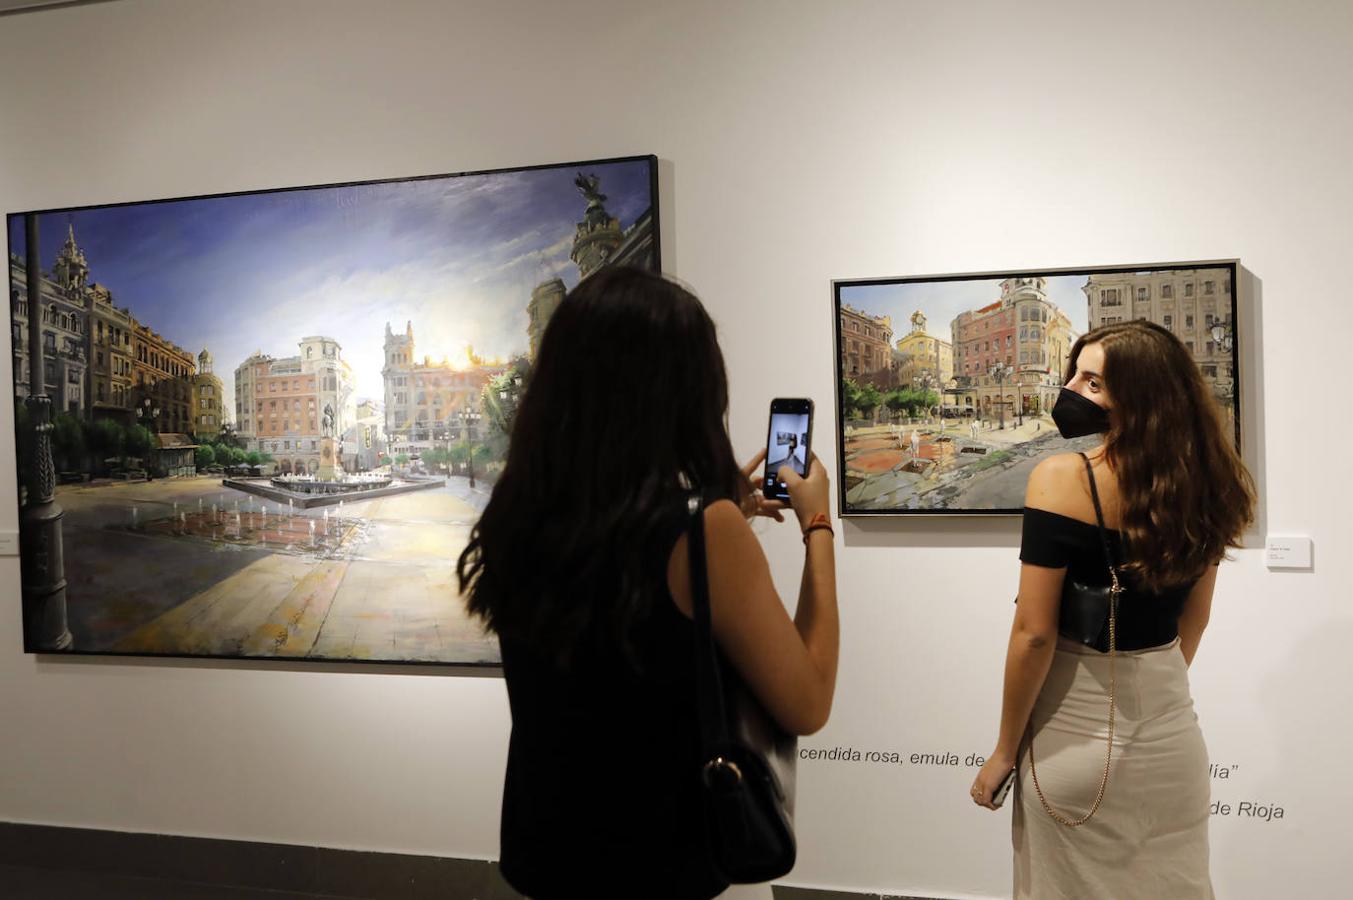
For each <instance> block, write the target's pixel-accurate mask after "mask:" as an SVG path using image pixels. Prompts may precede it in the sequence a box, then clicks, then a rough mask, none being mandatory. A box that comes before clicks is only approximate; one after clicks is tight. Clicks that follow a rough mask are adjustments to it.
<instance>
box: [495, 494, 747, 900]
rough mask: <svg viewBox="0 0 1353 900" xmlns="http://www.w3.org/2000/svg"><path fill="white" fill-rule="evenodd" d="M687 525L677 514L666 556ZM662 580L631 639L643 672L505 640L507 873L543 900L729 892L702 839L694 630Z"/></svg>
mask: <svg viewBox="0 0 1353 900" xmlns="http://www.w3.org/2000/svg"><path fill="white" fill-rule="evenodd" d="M683 512H684V510H683ZM684 524H685V517H684V515H682V516H680V517H679V518H676V517H674V520H673V523H672V528H671V533H670V540H669V539H667V536H664V538H663V540H664V541H665V546H666V547H667V548H668V553H670V550H671V547H672V545H673V544H674V543H675V542H676V539H677V537H679V536H680V534H681V532H682V529H683V527H684ZM655 577H656V578H657V579H658V581H657V582H655V586H656V585H657V584H660V585H661V586H660V588H657V589H656V590H655V592H654V594H655V596H654V602H653V607H652V609H651V611H650V614H649V615H648V616H647V618H646V620H645V621H644V622H643V623H642V624H641V625H640V626H639V627H638V628H637V630H636V633H635V635H634V640H635V644H636V647H637V649H638V654H637V656H638V659H639V660H640V661H641V665H642V669H641V670H640V671H635V670H634V667H633V665H632V664H631V663H630V661H629V660H628V659H627V658H626V657H625V656H624V654H623V653H622V652H621V650H620V649H619V648H618V647H614V648H609V649H602V650H595V651H590V652H588V653H586V654H584V655H581V656H580V657H579V658H578V659H576V660H575V661H573V662H572V663H570V664H569V665H568V666H567V667H566V668H565V667H561V666H559V665H557V664H556V663H554V662H553V660H552V657H551V656H550V655H549V654H548V653H544V652H541V651H540V650H538V649H537V648H534V647H531V646H528V645H527V644H525V643H522V642H519V641H517V640H513V639H512V638H508V637H504V638H502V639H501V640H500V644H501V646H502V654H503V675H504V677H505V679H506V681H507V693H508V701H509V703H510V705H511V708H512V737H511V740H510V743H509V745H508V754H507V778H506V782H505V784H504V787H503V817H502V829H501V840H502V863H501V867H502V873H503V876H504V877H505V878H506V879H507V880H508V882H509V883H510V884H512V886H513V887H515V888H516V889H517V890H519V891H521V892H522V893H524V894H526V895H528V896H530V897H532V898H533V900H553V898H574V897H578V898H582V897H586V898H597V900H608V898H615V900H621V898H623V900H633V898H636V897H644V898H655V900H706V898H709V897H713V896H715V895H717V894H719V893H720V892H722V891H723V890H724V889H725V888H727V887H728V883H727V882H725V881H723V880H722V878H720V877H719V876H718V875H717V874H716V873H715V871H714V869H713V867H712V866H711V864H710V853H709V850H708V846H707V842H706V837H705V834H706V832H705V827H704V821H703V815H704V810H703V806H702V805H701V802H702V793H701V788H700V783H699V772H700V734H699V731H700V729H699V721H698V719H697V716H696V707H695V662H694V659H695V655H694V654H695V648H694V641H695V628H694V625H693V624H692V623H691V621H690V619H687V618H686V617H685V616H683V615H682V614H681V612H680V611H679V610H678V609H677V608H676V606H675V605H674V604H673V602H672V600H671V596H670V594H669V593H668V591H667V587H666V571H665V570H664V571H663V572H661V573H655Z"/></svg>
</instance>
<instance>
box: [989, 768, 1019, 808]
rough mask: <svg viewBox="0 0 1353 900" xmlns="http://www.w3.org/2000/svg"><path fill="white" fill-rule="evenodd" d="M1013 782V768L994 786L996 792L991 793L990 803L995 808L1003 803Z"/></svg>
mask: <svg viewBox="0 0 1353 900" xmlns="http://www.w3.org/2000/svg"><path fill="white" fill-rule="evenodd" d="M1014 783H1015V770H1014V769H1011V770H1010V771H1009V772H1007V773H1006V775H1005V779H1004V780H1003V781H1002V782H1001V783H1000V784H999V785H998V786H997V787H996V793H994V794H992V795H991V805H992V806H994V807H996V808H997V809H1000V808H1001V805H1002V804H1004V803H1005V797H1006V795H1007V794H1009V793H1010V788H1011V786H1013V785H1014Z"/></svg>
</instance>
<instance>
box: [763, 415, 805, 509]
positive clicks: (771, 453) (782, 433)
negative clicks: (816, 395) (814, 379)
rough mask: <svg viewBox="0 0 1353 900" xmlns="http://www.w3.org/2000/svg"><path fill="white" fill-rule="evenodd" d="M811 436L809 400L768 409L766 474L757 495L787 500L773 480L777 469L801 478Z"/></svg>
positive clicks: (784, 493)
mask: <svg viewBox="0 0 1353 900" xmlns="http://www.w3.org/2000/svg"><path fill="white" fill-rule="evenodd" d="M812 433H813V402H812V401H811V400H784V399H777V400H774V401H772V402H771V405H770V431H769V434H767V436H766V471H765V474H764V476H763V477H762V483H761V493H762V494H763V495H764V496H766V497H768V498H772V499H779V500H787V499H789V492H788V491H786V490H785V486H784V484H783V483H782V482H781V481H780V479H779V478H777V477H776V473H777V472H779V471H780V467H781V466H786V465H787V466H790V467H791V468H793V469H794V471H795V472H798V473H799V475H801V476H805V477H806V476H807V475H808V460H809V455H808V454H809V442H810V441H811V439H812Z"/></svg>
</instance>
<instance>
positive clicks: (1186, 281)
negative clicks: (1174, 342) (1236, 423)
mask: <svg viewBox="0 0 1353 900" xmlns="http://www.w3.org/2000/svg"><path fill="white" fill-rule="evenodd" d="M1083 290H1084V291H1085V298H1086V300H1087V301H1089V310H1090V311H1089V317H1090V327H1091V328H1098V327H1099V326H1100V325H1108V324H1111V323H1113V322H1122V321H1125V320H1127V319H1147V320H1148V321H1151V322H1155V323H1156V324H1157V325H1161V326H1163V327H1165V328H1167V329H1169V330H1170V331H1172V332H1174V334H1175V335H1176V336H1177V337H1178V338H1179V339H1180V340H1181V341H1183V342H1184V346H1185V347H1187V348H1188V350H1189V352H1190V353H1192V354H1193V358H1194V360H1195V361H1196V362H1197V363H1198V368H1199V370H1200V371H1201V372H1202V373H1203V379H1204V380H1205V381H1206V382H1207V383H1208V386H1209V387H1211V388H1212V394H1213V396H1214V397H1216V398H1217V402H1218V403H1219V404H1220V405H1221V408H1222V410H1223V412H1224V413H1225V414H1226V416H1227V417H1228V421H1233V419H1234V410H1233V405H1234V396H1235V367H1234V357H1233V353H1232V346H1233V345H1232V343H1231V341H1232V321H1231V310H1232V307H1233V294H1232V291H1233V290H1234V286H1233V285H1232V284H1231V272H1230V270H1229V269H1173V270H1164V271H1155V272H1118V273H1112V274H1095V275H1091V276H1089V278H1088V280H1087V281H1086V284H1085V287H1084V288H1083Z"/></svg>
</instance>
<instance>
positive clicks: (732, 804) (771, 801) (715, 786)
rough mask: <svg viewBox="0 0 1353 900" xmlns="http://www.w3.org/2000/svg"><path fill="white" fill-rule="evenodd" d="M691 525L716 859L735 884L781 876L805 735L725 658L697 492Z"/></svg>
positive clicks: (787, 859) (701, 708) (792, 849)
mask: <svg viewBox="0 0 1353 900" xmlns="http://www.w3.org/2000/svg"><path fill="white" fill-rule="evenodd" d="M688 511H689V513H690V526H689V529H688V531H687V543H688V553H689V558H690V572H691V609H692V619H693V621H694V623H695V688H696V708H697V711H698V714H699V717H700V747H701V770H700V776H701V784H702V785H703V786H704V795H705V819H706V823H707V828H708V831H709V838H710V841H709V844H710V851H711V853H712V855H713V863H714V867H715V868H716V869H717V870H718V871H719V873H720V874H721V875H723V877H724V878H726V879H727V880H728V881H729V882H731V883H733V884H752V883H756V882H761V881H769V880H771V879H772V878H779V877H780V876H781V875H785V874H787V873H788V872H789V870H790V869H792V868H794V860H795V856H796V854H797V845H796V844H795V841H794V819H793V817H794V766H795V760H796V757H797V755H798V739H797V738H795V737H793V736H792V735H789V734H786V733H785V732H784V731H783V730H781V729H780V728H779V727H777V726H776V725H775V723H774V722H772V721H771V720H770V717H769V716H768V715H767V714H766V712H765V710H764V709H762V707H761V705H760V704H759V703H758V702H757V701H756V698H755V697H753V696H752V695H751V694H750V693H749V692H748V691H747V689H746V687H745V685H743V684H742V681H741V679H740V678H738V676H737V673H736V672H734V671H733V669H732V667H731V666H728V665H726V664H724V661H723V660H722V659H721V658H720V656H719V651H718V649H717V648H716V647H715V644H714V635H713V632H712V631H711V628H710V612H709V576H708V573H707V571H706V567H705V517H704V504H703V502H702V500H701V496H700V494H699V492H698V491H697V492H695V493H693V494H692V495H691V496H690V499H689V506H688Z"/></svg>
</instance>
